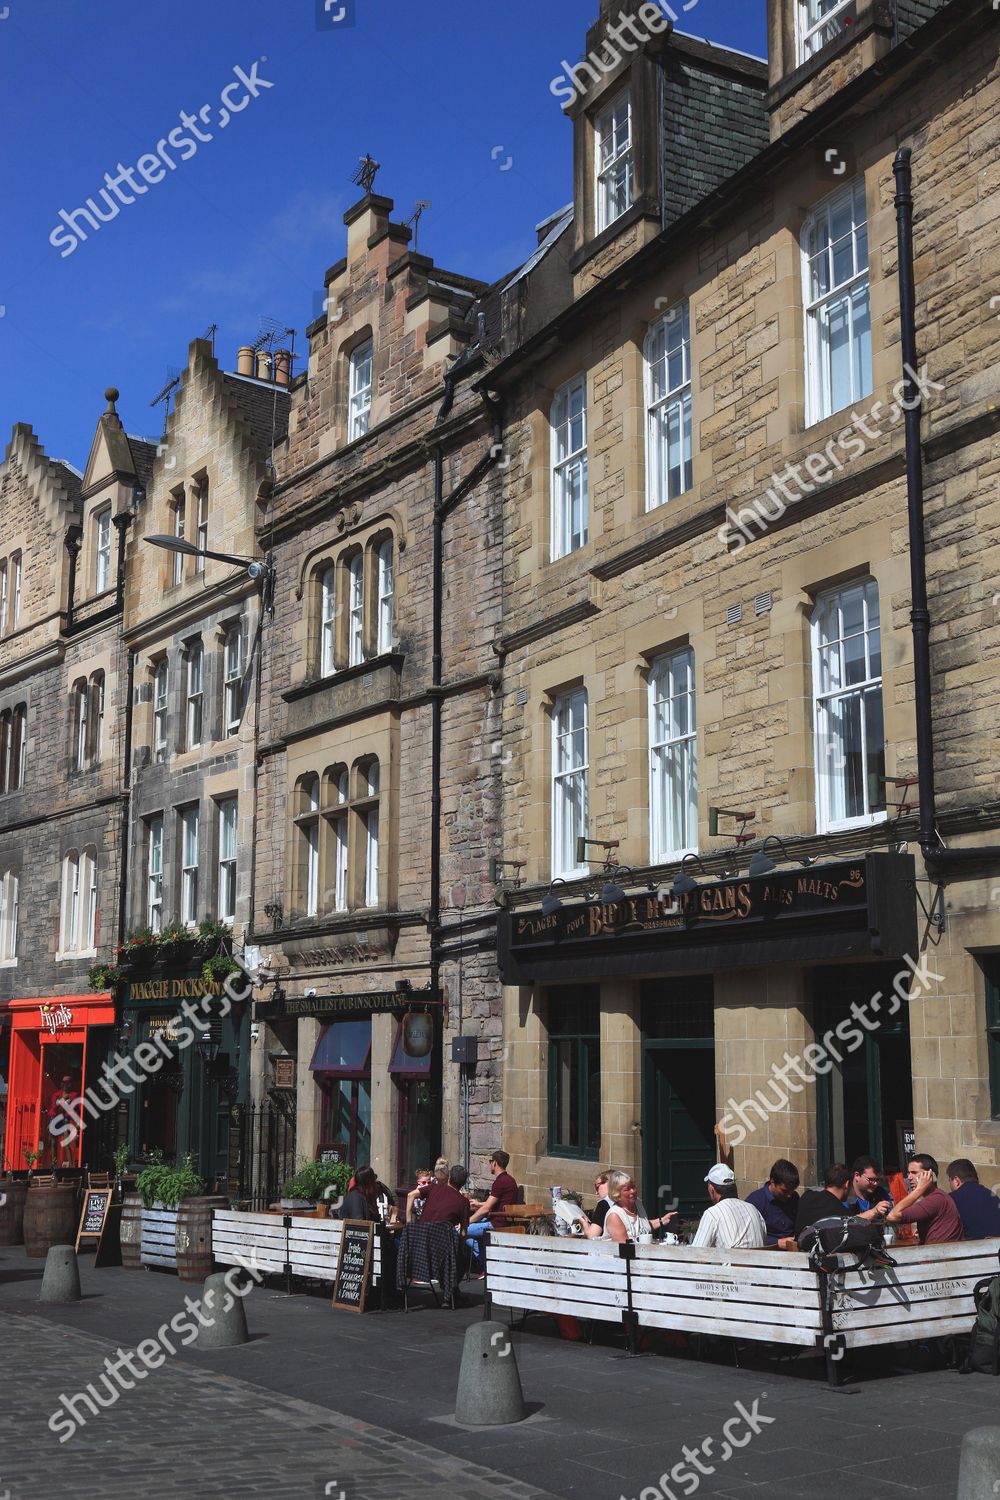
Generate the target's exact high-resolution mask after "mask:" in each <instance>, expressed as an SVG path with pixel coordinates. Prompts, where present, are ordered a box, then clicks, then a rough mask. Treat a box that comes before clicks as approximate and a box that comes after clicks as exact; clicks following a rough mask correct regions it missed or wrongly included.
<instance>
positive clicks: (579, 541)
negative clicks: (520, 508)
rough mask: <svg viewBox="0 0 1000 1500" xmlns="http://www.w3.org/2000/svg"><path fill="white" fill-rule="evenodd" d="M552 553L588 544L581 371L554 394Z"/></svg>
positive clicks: (562, 554) (584, 396) (561, 554)
mask: <svg viewBox="0 0 1000 1500" xmlns="http://www.w3.org/2000/svg"><path fill="white" fill-rule="evenodd" d="M551 424H552V557H553V558H557V557H565V556H566V554H567V553H569V552H575V551H577V549H578V548H580V547H583V546H585V545H586V542H587V538H588V535H589V532H588V513H587V508H588V501H587V377H586V375H578V376H577V377H576V378H575V379H574V380H571V381H569V382H568V383H567V384H566V385H564V386H562V387H561V389H560V390H558V391H556V393H555V396H554V397H553V398H552V412H551Z"/></svg>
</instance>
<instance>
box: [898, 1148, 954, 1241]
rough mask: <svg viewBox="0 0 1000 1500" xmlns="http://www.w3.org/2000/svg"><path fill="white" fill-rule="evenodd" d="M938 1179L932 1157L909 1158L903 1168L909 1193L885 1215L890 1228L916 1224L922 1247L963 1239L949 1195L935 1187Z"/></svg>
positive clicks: (923, 1153)
mask: <svg viewBox="0 0 1000 1500" xmlns="http://www.w3.org/2000/svg"><path fill="white" fill-rule="evenodd" d="M937 1175H938V1164H937V1162H936V1161H935V1160H934V1158H933V1156H928V1155H927V1154H926V1153H925V1152H922V1153H921V1154H920V1155H919V1156H911V1157H910V1159H909V1161H908V1162H907V1164H906V1176H907V1180H908V1181H909V1184H910V1191H909V1192H908V1193H907V1194H906V1197H905V1198H900V1200H899V1202H898V1203H897V1204H896V1206H895V1208H893V1209H891V1210H890V1211H889V1213H888V1214H887V1215H886V1217H887V1218H888V1220H889V1223H890V1224H916V1226H917V1234H918V1235H919V1237H920V1243H921V1244H922V1245H941V1244H944V1243H945V1242H947V1241H949V1240H964V1239H965V1230H964V1229H963V1227H962V1216H961V1214H960V1213H959V1211H958V1208H957V1207H956V1205H955V1202H954V1200H953V1199H952V1196H951V1194H950V1193H943V1192H942V1191H941V1189H940V1188H939V1187H938V1185H937Z"/></svg>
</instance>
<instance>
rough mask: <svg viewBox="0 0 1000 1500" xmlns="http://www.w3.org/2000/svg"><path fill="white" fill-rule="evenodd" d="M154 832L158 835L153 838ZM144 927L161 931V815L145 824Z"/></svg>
mask: <svg viewBox="0 0 1000 1500" xmlns="http://www.w3.org/2000/svg"><path fill="white" fill-rule="evenodd" d="M154 831H155V832H156V833H157V834H158V837H157V838H154V836H153V835H154ZM146 840H147V848H146V926H147V927H149V928H150V930H151V931H153V932H161V931H162V930H163V815H162V813H160V814H158V815H157V816H156V817H153V818H150V819H149V820H148V821H147V823H146Z"/></svg>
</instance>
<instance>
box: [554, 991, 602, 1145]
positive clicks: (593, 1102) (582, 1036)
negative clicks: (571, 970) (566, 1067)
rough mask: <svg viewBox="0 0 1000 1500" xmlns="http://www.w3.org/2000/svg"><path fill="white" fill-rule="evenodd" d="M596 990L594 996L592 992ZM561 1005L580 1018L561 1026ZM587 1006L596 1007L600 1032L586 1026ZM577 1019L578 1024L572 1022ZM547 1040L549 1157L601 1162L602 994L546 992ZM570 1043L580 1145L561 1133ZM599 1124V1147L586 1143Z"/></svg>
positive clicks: (597, 992)
mask: <svg viewBox="0 0 1000 1500" xmlns="http://www.w3.org/2000/svg"><path fill="white" fill-rule="evenodd" d="M592 989H593V991H594V992H593V993H591V990H592ZM558 1004H563V1005H567V1004H568V1005H569V1006H571V1007H575V1008H576V1011H577V1012H578V1014H577V1016H576V1017H574V1016H572V1015H571V1016H569V1017H568V1020H567V1021H566V1022H563V1021H562V1020H560V1022H559V1024H558V1026H557V1023H556V1018H555V1016H554V1010H555V1007H556V1006H557V1005H558ZM584 1005H596V1007H597V1016H596V1030H594V1029H591V1028H590V1027H586V1028H584V1026H583V1019H584V1017H583V1007H584ZM574 1020H576V1022H577V1024H576V1025H572V1024H569V1023H570V1022H572V1021H574ZM545 1031H546V1040H547V1046H548V1068H547V1075H548V1117H547V1121H546V1128H547V1145H546V1151H547V1154H548V1155H549V1156H557V1157H561V1158H563V1159H564V1160H567V1161H598V1160H599V1159H600V1155H601V1129H602V1118H601V1088H600V1076H601V1016H600V991H599V989H596V988H595V987H592V986H587V987H585V995H580V993H579V992H574V993H572V994H565V995H563V994H561V992H560V991H559V990H558V989H550V990H548V991H547V993H546V1025H545ZM566 1043H568V1044H569V1046H570V1047H571V1049H572V1053H573V1056H574V1059H575V1068H576V1073H577V1107H576V1120H575V1126H576V1131H577V1138H578V1144H577V1145H576V1146H574V1145H572V1144H567V1143H565V1142H562V1141H560V1139H559V1137H560V1134H561V1129H560V1121H559V1068H560V1057H561V1044H566ZM594 1076H596V1077H597V1079H598V1085H597V1093H596V1099H591V1089H590V1080H591V1078H592V1077H594ZM594 1110H596V1121H595V1120H593V1119H592V1112H593V1111H594ZM595 1124H596V1134H597V1145H596V1146H590V1145H586V1144H584V1143H585V1142H586V1141H588V1140H589V1139H590V1136H591V1133H592V1129H591V1127H592V1125H595Z"/></svg>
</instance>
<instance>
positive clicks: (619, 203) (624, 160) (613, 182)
mask: <svg viewBox="0 0 1000 1500" xmlns="http://www.w3.org/2000/svg"><path fill="white" fill-rule="evenodd" d="M594 159H595V163H596V168H597V193H596V202H597V232H598V233H600V231H601V230H602V229H607V227H608V225H609V224H613V223H614V222H615V220H616V219H620V218H621V216H622V214H623V213H625V212H626V210H627V209H629V208H631V207H632V191H633V190H632V175H633V173H632V100H631V96H630V95H629V93H628V90H626V91H625V92H624V93H621V94H619V95H618V96H617V98H615V99H613V100H612V102H611V103H610V104H609V105H608V106H607V108H606V109H604V110H602V111H601V113H600V114H599V115H598V116H597V119H596V121H595V123H594Z"/></svg>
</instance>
